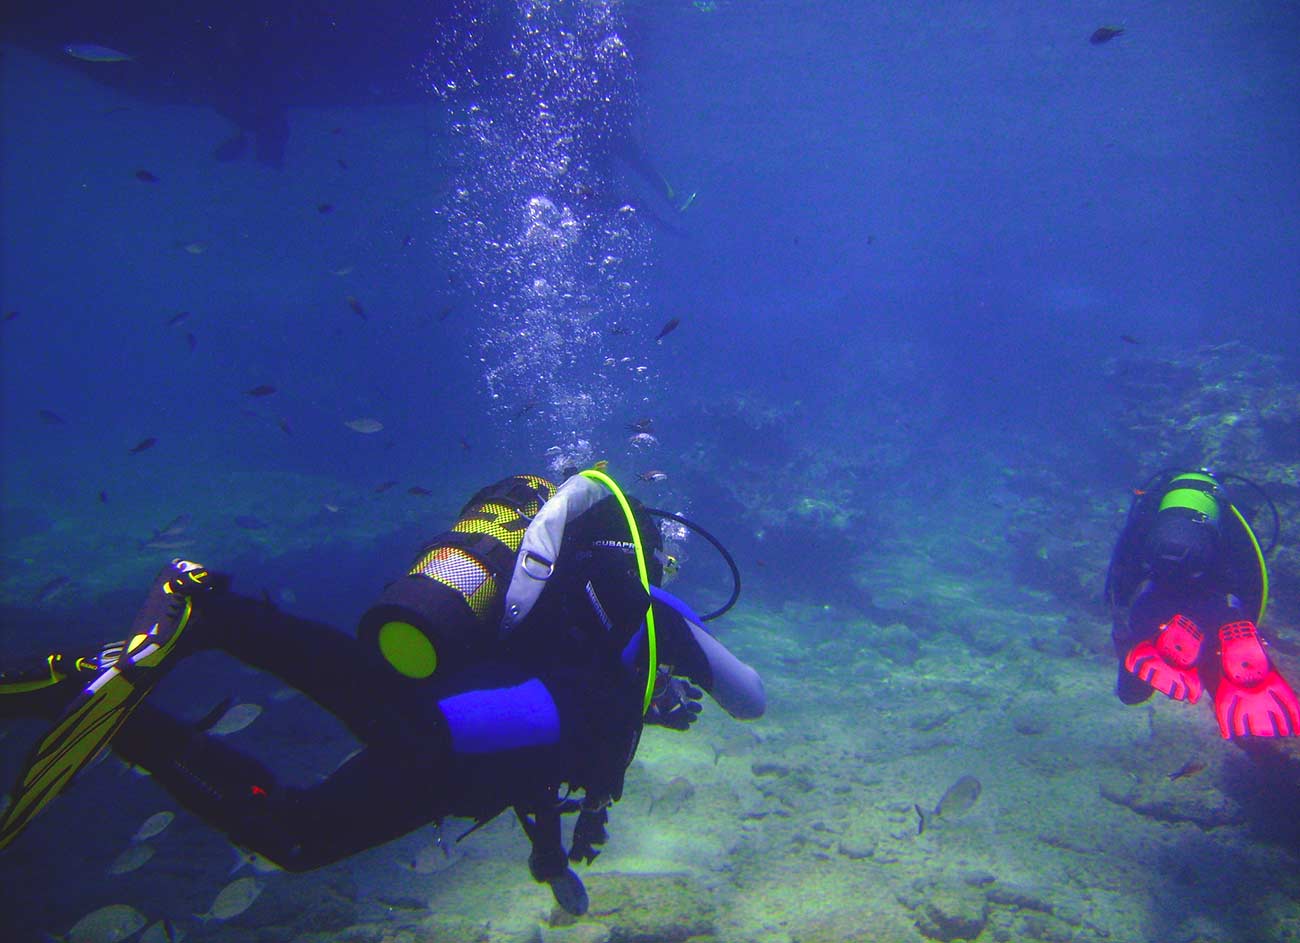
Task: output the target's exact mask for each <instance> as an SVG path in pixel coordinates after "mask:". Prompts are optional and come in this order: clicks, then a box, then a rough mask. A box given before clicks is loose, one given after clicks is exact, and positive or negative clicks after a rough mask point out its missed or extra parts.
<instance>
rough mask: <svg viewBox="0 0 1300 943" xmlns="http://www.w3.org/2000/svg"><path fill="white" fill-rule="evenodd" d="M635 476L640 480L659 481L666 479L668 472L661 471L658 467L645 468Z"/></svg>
mask: <svg viewBox="0 0 1300 943" xmlns="http://www.w3.org/2000/svg"><path fill="white" fill-rule="evenodd" d="M637 478H639V479H641V480H642V481H649V482H659V481H667V480H668V472H666V471H661V470H660V469H658V468H651V469H647V470H646V471H643V472H640V473H638V474H637Z"/></svg>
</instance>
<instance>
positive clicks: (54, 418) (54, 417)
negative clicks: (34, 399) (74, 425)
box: [36, 409, 64, 426]
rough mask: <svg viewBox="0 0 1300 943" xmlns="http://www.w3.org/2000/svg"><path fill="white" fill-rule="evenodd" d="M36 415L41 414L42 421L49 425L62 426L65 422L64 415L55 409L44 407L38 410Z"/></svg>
mask: <svg viewBox="0 0 1300 943" xmlns="http://www.w3.org/2000/svg"><path fill="white" fill-rule="evenodd" d="M36 415H38V416H40V417H41V422H43V423H45V424H46V425H47V426H61V425H63V424H64V421H63V417H62V416H60V415H59V414H58V413H56V412H54V411H53V410H49V409H42V410H40V411H38V412H37V413H36Z"/></svg>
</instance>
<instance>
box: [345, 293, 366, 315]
mask: <svg viewBox="0 0 1300 943" xmlns="http://www.w3.org/2000/svg"><path fill="white" fill-rule="evenodd" d="M347 300H348V307H349V308H351V309H352V313H353V314H355V315H356V316H357V317H359V318H360V319H361V320H363V321H369V320H370V318H369V317H367V316H366V309H365V308H364V307H363V306H362V304H361V302H360V301H358V300H357V299H356V298H355V297H353V296H352V295H348V299H347Z"/></svg>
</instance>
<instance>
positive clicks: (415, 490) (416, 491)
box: [406, 485, 433, 498]
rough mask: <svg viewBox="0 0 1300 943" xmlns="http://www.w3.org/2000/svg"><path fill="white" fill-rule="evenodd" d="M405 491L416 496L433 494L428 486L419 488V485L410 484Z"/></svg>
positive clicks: (421, 496) (423, 496) (422, 496)
mask: <svg viewBox="0 0 1300 943" xmlns="http://www.w3.org/2000/svg"><path fill="white" fill-rule="evenodd" d="M406 493H407V494H413V495H415V496H416V497H417V498H425V497H428V496H429V495H431V494H433V492H432V491H430V490H429V489H428V488H421V487H420V486H419V485H411V487H409V488H407V489H406Z"/></svg>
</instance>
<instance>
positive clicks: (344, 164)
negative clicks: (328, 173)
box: [335, 157, 348, 170]
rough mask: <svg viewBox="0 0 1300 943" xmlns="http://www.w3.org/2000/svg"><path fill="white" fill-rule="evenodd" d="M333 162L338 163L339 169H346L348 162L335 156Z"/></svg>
mask: <svg viewBox="0 0 1300 943" xmlns="http://www.w3.org/2000/svg"><path fill="white" fill-rule="evenodd" d="M335 162H336V163H337V164H338V165H339V170H347V169H348V162H347V161H345V160H344V159H343V158H342V157H338V158H335Z"/></svg>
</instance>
